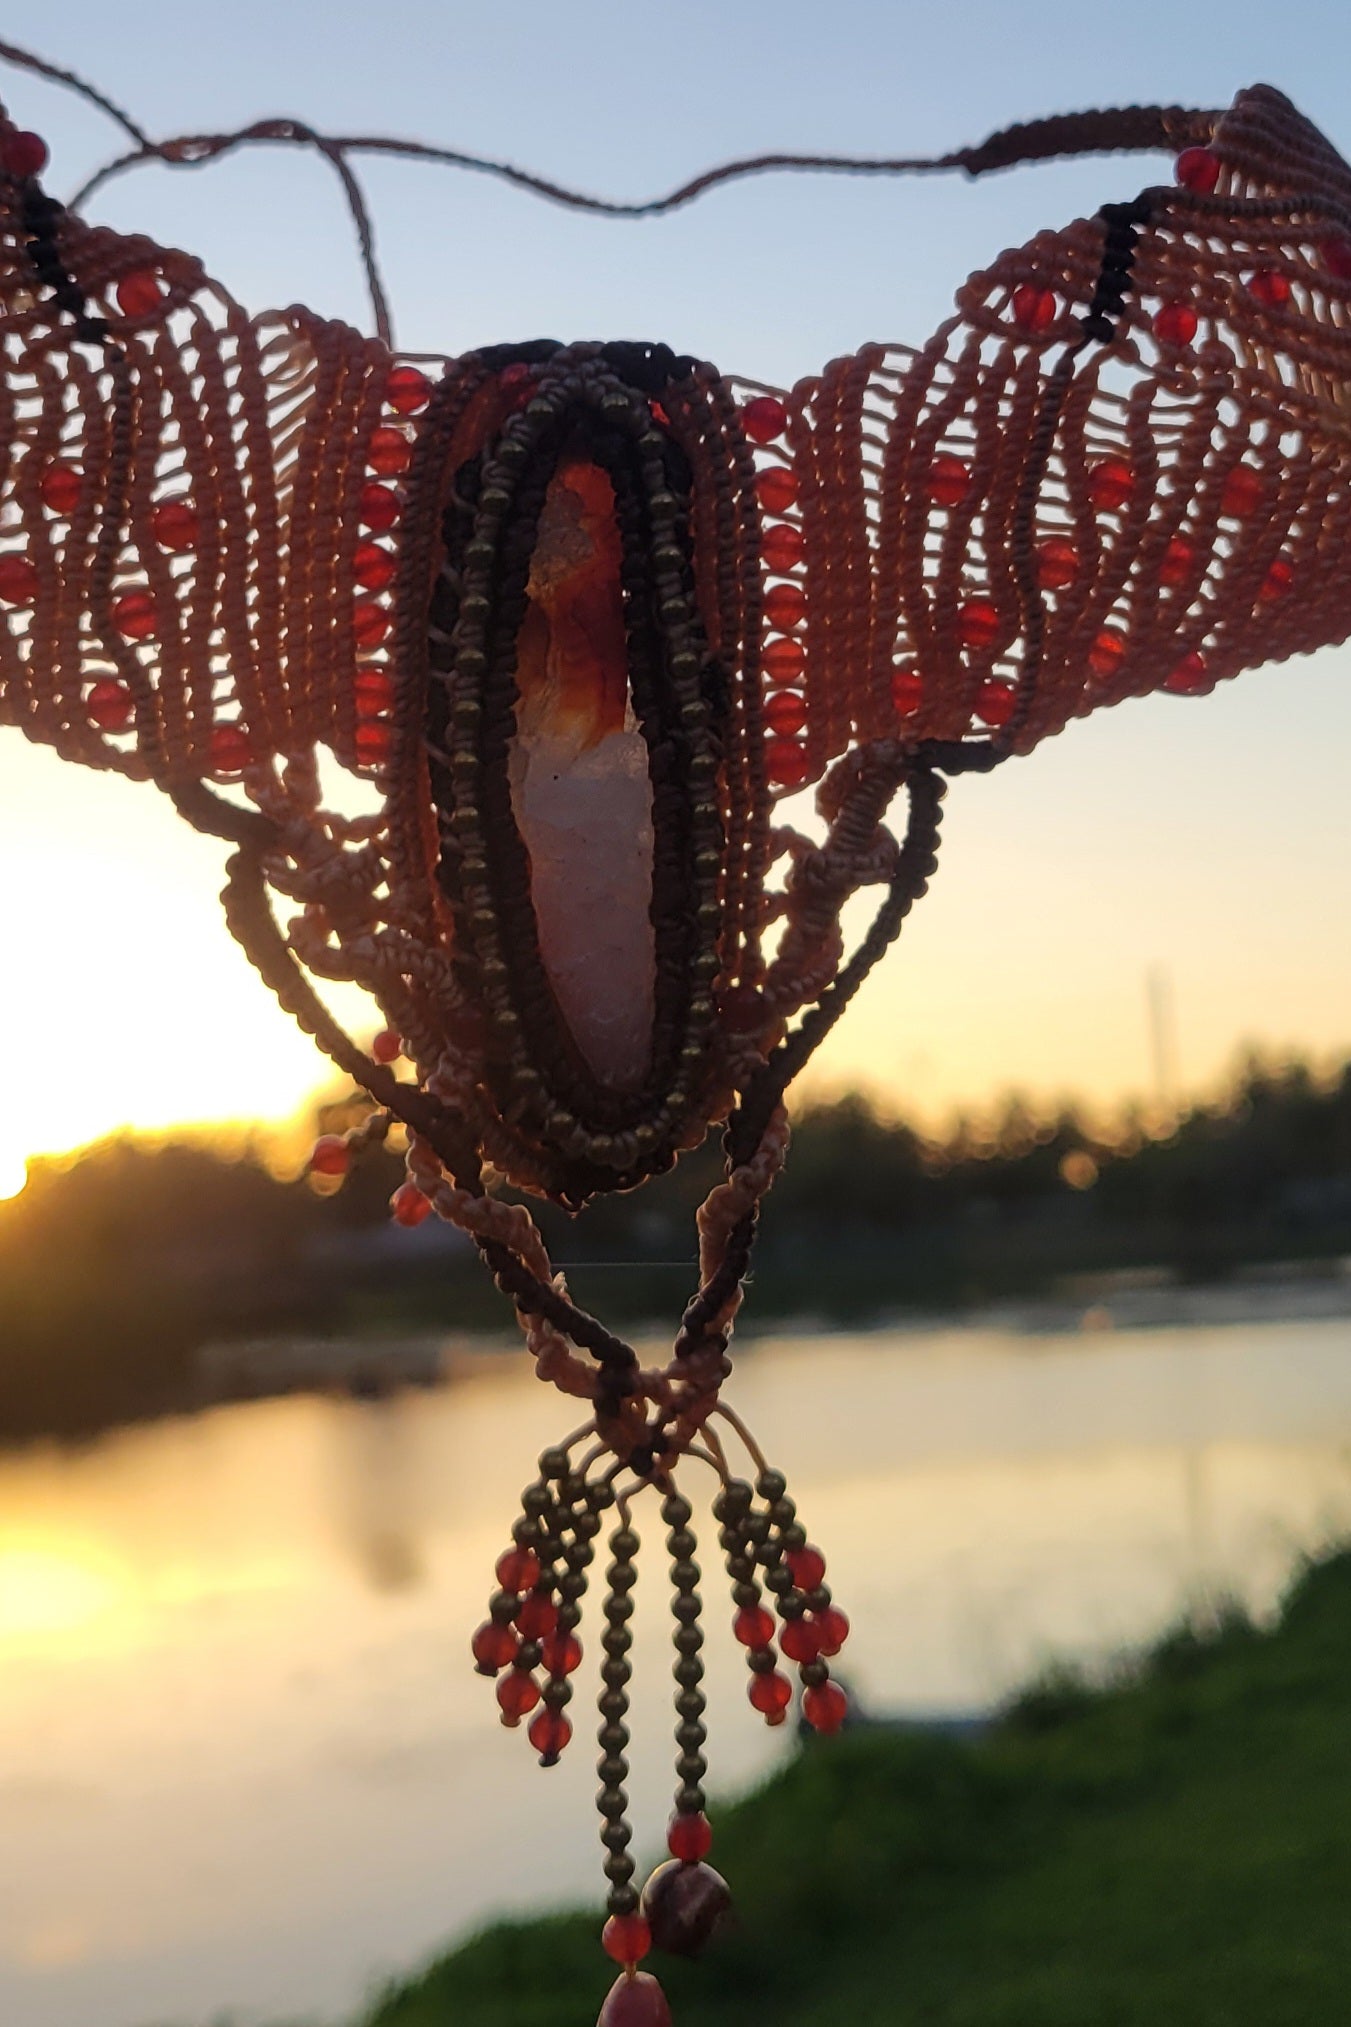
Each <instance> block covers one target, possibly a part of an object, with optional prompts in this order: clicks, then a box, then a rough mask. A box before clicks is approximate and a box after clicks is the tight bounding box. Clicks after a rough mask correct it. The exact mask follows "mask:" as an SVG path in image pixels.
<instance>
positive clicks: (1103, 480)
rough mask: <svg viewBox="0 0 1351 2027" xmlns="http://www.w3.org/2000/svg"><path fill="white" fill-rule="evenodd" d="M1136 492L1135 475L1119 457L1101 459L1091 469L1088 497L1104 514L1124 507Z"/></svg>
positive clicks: (1112, 512)
mask: <svg viewBox="0 0 1351 2027" xmlns="http://www.w3.org/2000/svg"><path fill="white" fill-rule="evenodd" d="M1134 490H1135V474H1134V472H1133V471H1132V470H1131V468H1130V466H1129V465H1128V464H1127V463H1126V462H1125V461H1124V459H1122V458H1119V457H1102V458H1099V459H1098V461H1097V463H1096V464H1095V465H1091V466H1090V467H1089V473H1088V497H1089V499H1090V500H1091V501H1092V502H1093V505H1094V506H1095V507H1097V508H1099V509H1100V511H1101V512H1103V513H1104V514H1114V513H1116V512H1117V510H1118V509H1119V508H1121V507H1124V506H1125V504H1126V502H1127V500H1128V499H1129V498H1130V496H1131V494H1132V492H1133V491H1134Z"/></svg>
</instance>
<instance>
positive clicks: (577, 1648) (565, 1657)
mask: <svg viewBox="0 0 1351 2027" xmlns="http://www.w3.org/2000/svg"><path fill="white" fill-rule="evenodd" d="M539 1659H540V1666H541V1668H543V1670H544V1672H545V1674H546V1675H552V1676H555V1677H559V1676H563V1675H571V1674H572V1672H573V1670H574V1669H575V1668H580V1666H581V1664H582V1643H581V1641H580V1640H577V1639H574V1637H573V1635H572V1634H571V1633H558V1632H554V1633H547V1634H546V1635H545V1637H544V1639H543V1640H542V1641H541V1643H540V1654H539Z"/></svg>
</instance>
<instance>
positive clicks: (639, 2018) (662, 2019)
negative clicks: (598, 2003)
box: [596, 1971, 671, 2027]
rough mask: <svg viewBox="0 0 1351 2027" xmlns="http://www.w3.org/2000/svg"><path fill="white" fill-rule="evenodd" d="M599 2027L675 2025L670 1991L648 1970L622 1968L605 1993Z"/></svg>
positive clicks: (597, 2026)
mask: <svg viewBox="0 0 1351 2027" xmlns="http://www.w3.org/2000/svg"><path fill="white" fill-rule="evenodd" d="M596 2027H671V2009H670V2007H669V2006H668V2005H667V2003H666V1994H665V1992H663V1991H662V1989H661V1986H660V1985H659V1984H658V1983H657V1981H656V1979H655V1978H654V1977H651V1976H650V1975H649V1973H648V1972H646V1971H635V1972H634V1973H633V1975H632V1976H630V1975H629V1973H628V1972H627V1971H621V1973H620V1975H619V1976H618V1977H617V1978H616V1979H615V1981H614V1983H613V1985H611V1987H610V1989H609V1991H608V1992H607V1993H606V1995H605V2004H604V2005H603V2006H602V2007H601V2009H600V2018H599V2019H598V2020H597V2022H596Z"/></svg>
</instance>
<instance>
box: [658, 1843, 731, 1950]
mask: <svg viewBox="0 0 1351 2027" xmlns="http://www.w3.org/2000/svg"><path fill="white" fill-rule="evenodd" d="M731 1905H732V1892H731V1888H730V1887H729V1886H728V1884H727V1881H726V1880H725V1879H724V1878H723V1876H722V1874H721V1873H720V1872H715V1871H714V1870H713V1867H712V1866H711V1865H704V1864H702V1863H700V1862H698V1861H695V1862H694V1863H691V1862H690V1861H688V1860H685V1859H680V1858H668V1859H667V1861H666V1863H665V1864H664V1865H659V1866H658V1867H657V1869H656V1871H655V1872H654V1873H653V1874H652V1877H651V1878H650V1879H649V1880H648V1882H647V1885H646V1886H645V1887H644V1888H643V1913H644V1914H645V1915H646V1917H647V1924H648V1927H649V1928H650V1929H651V1931H652V1942H653V1946H654V1947H655V1948H656V1949H659V1950H663V1951H664V1952H665V1953H666V1955H667V1956H669V1957H697V1956H698V1955H700V1953H701V1952H702V1951H703V1950H704V1949H706V1948H707V1946H708V1944H709V1943H710V1942H711V1941H712V1940H713V1937H714V1935H715V1934H716V1933H717V1930H718V1927H719V1925H720V1923H721V1922H722V1921H723V1919H724V1917H725V1916H726V1915H727V1913H728V1912H729V1910H730V1908H731Z"/></svg>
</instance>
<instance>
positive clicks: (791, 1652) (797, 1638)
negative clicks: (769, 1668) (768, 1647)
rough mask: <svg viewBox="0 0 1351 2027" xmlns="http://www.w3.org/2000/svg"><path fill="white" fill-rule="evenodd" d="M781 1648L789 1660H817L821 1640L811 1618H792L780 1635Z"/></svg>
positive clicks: (799, 1661)
mask: <svg viewBox="0 0 1351 2027" xmlns="http://www.w3.org/2000/svg"><path fill="white" fill-rule="evenodd" d="M779 1650H780V1652H781V1653H782V1654H783V1656H784V1659H785V1660H787V1661H796V1662H798V1663H799V1665H800V1664H802V1663H803V1662H806V1661H815V1660H816V1658H817V1656H818V1655H819V1654H820V1652H821V1640H820V1636H819V1634H818V1633H817V1630H816V1627H815V1626H814V1625H813V1624H812V1622H811V1620H810V1619H790V1620H789V1622H788V1624H787V1625H786V1626H785V1627H784V1629H783V1631H782V1632H781V1633H780V1635H779Z"/></svg>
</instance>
